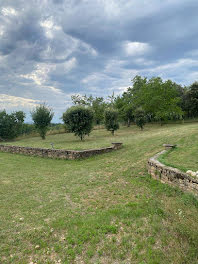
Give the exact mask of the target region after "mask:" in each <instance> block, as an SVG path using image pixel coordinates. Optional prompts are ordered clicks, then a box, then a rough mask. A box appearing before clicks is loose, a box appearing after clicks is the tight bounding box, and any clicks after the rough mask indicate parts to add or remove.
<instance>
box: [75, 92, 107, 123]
mask: <svg viewBox="0 0 198 264" xmlns="http://www.w3.org/2000/svg"><path fill="white" fill-rule="evenodd" d="M71 98H72V102H73V103H74V104H75V105H82V106H86V107H90V108H91V109H92V111H93V114H94V123H95V124H96V125H100V124H101V123H102V122H103V120H104V111H105V107H106V103H105V102H104V98H103V97H95V98H94V97H93V96H92V95H90V96H89V97H87V96H86V95H83V96H81V95H72V96H71Z"/></svg>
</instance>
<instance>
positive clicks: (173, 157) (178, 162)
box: [160, 127, 198, 172]
mask: <svg viewBox="0 0 198 264" xmlns="http://www.w3.org/2000/svg"><path fill="white" fill-rule="evenodd" d="M197 153H198V131H197V129H196V127H195V128H193V129H191V130H189V131H188V132H187V133H186V136H185V137H181V138H179V139H178V141H177V148H176V149H174V150H172V151H170V152H168V153H166V154H165V155H163V156H162V157H160V161H162V162H163V163H164V164H166V165H169V166H172V167H176V168H178V169H180V170H182V171H184V172H186V171H187V170H193V171H198V159H197Z"/></svg>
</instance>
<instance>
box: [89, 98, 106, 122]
mask: <svg viewBox="0 0 198 264" xmlns="http://www.w3.org/2000/svg"><path fill="white" fill-rule="evenodd" d="M91 108H92V110H93V113H94V122H95V124H96V125H100V124H101V123H102V122H103V120H104V111H105V108H106V103H105V102H104V99H103V97H96V98H94V99H93V100H92V105H91Z"/></svg>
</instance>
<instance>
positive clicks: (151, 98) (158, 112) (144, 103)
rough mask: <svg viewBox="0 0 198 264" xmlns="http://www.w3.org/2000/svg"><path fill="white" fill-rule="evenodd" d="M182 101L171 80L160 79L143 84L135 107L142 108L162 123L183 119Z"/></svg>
mask: <svg viewBox="0 0 198 264" xmlns="http://www.w3.org/2000/svg"><path fill="white" fill-rule="evenodd" d="M180 100H181V98H180V97H179V95H178V90H177V88H176V86H175V84H174V83H173V82H172V81H170V80H167V81H165V82H163V81H162V79H161V78H160V77H155V78H154V77H153V78H151V79H150V80H148V81H146V82H143V84H142V86H140V87H138V89H137V90H136V91H135V96H134V103H135V105H136V106H137V107H142V109H143V110H144V111H145V112H146V114H148V115H151V116H153V117H154V118H155V120H159V121H161V123H162V122H163V121H167V120H169V119H176V118H178V119H179V118H182V115H183V112H182V109H181V107H180V105H179V104H180Z"/></svg>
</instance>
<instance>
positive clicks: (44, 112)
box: [31, 105, 54, 139]
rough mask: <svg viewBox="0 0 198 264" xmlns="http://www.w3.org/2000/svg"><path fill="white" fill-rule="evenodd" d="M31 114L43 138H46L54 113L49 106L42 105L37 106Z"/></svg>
mask: <svg viewBox="0 0 198 264" xmlns="http://www.w3.org/2000/svg"><path fill="white" fill-rule="evenodd" d="M31 116H32V119H33V121H34V124H35V127H36V129H37V130H38V132H39V134H40V136H41V138H42V139H45V136H46V133H47V130H48V129H49V125H50V123H51V121H52V118H53V116H54V113H53V112H52V110H51V109H50V108H48V107H47V106H45V105H40V106H38V107H36V109H35V110H33V112H32V113H31Z"/></svg>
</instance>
